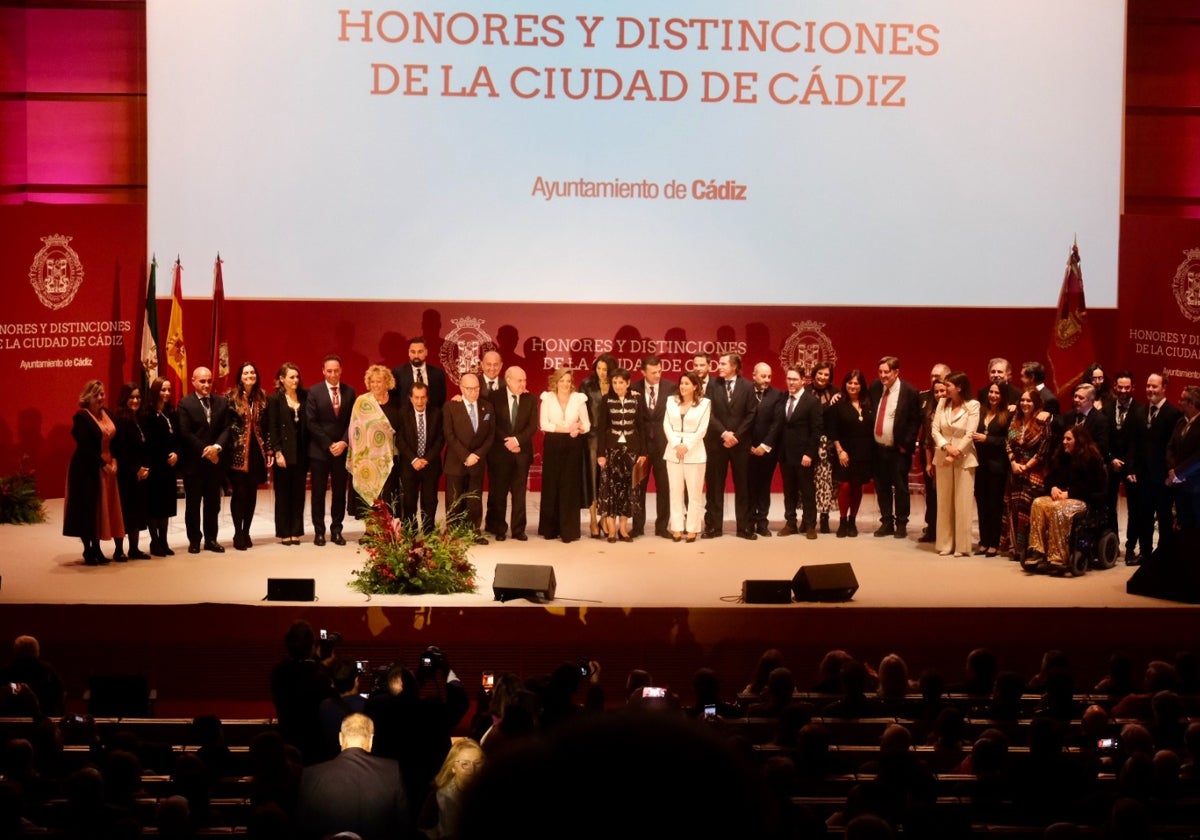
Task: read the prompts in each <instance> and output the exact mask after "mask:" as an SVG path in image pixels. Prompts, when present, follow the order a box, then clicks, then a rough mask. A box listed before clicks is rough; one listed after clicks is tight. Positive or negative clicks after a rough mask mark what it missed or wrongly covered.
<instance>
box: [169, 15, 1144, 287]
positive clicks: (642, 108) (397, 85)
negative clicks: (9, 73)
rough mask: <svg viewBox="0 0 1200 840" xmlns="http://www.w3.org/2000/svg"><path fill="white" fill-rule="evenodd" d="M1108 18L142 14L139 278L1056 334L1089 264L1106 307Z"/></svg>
mask: <svg viewBox="0 0 1200 840" xmlns="http://www.w3.org/2000/svg"><path fill="white" fill-rule="evenodd" d="M1124 9H1125V3H1124V0H1005V1H1004V2H976V0H884V2H881V1H880V0H803V2H798V1H797V0H791V2H779V1H778V0H724V1H723V2H714V0H646V1H645V2H633V1H632V0H626V2H610V0H573V2H565V0H559V2H546V1H545V0H542V2H536V0H529V1H528V2H526V1H525V0H491V2H476V1H475V0H446V3H445V4H443V5H434V4H431V3H417V4H403V3H398V4H394V5H377V6H372V5H361V6H360V5H353V4H348V3H346V2H345V0H337V2H331V0H149V2H148V3H147V18H148V20H147V29H148V51H149V72H148V76H149V114H150V117H149V143H150V146H149V183H150V242H149V246H150V248H151V249H152V250H155V251H157V253H158V254H159V255H160V256H165V255H170V256H172V257H173V256H174V255H175V254H177V253H178V254H180V255H182V257H183V260H184V264H185V266H187V267H189V268H190V269H192V270H191V271H189V272H188V274H187V275H186V276H187V287H186V288H185V294H195V295H203V294H206V293H207V292H208V289H209V288H210V286H209V284H210V282H211V281H210V277H209V275H208V274H207V271H206V270H197V269H200V268H201V266H207V265H211V261H212V259H213V257H214V256H215V254H216V252H217V251H220V253H221V255H222V257H223V258H224V260H225V267H224V274H225V282H226V291H227V293H228V294H229V295H230V296H243V297H267V298H274V297H293V298H340V297H352V298H380V299H433V300H442V299H478V300H492V299H516V300H529V301H630V302H656V301H665V302H671V303H731V302H746V303H778V304H896V305H921V306H931V305H950V306H1046V305H1050V304H1052V303H1053V302H1054V300H1055V299H1056V295H1057V289H1058V280H1059V279H1061V276H1062V269H1063V265H1064V264H1065V260H1066V257H1067V254H1068V250H1069V248H1070V245H1071V243H1072V240H1073V238H1074V237H1076V236H1078V240H1079V246H1080V251H1081V254H1082V256H1083V260H1084V262H1083V267H1084V278H1085V281H1086V288H1087V295H1088V302H1089V303H1090V304H1091V305H1094V306H1115V304H1116V267H1117V231H1118V210H1119V183H1120V159H1121V156H1120V142H1121V111H1122V87H1123V85H1122V79H1123V54H1124V14H1125V12H1124ZM340 10H348V14H345V15H344V14H343V12H342V11H340ZM438 13H441V17H440V18H438V17H437V15H438ZM420 15H425V16H426V19H428V20H430V21H434V22H437V21H439V20H440V22H441V23H440V25H441V38H442V43H440V44H439V43H434V40H435V36H431V35H430V34H429V32H428V30H421V33H420V36H418V17H419V16H420ZM597 18H600V20H597ZM672 18H675V19H678V20H677V21H676V22H674V23H669V22H668V21H669V20H670V19H672ZM344 19H345V20H347V21H348V22H349V24H350V25H348V26H345V25H343V20H344ZM652 19H657V21H658V23H657V29H656V30H653V29H652V27H654V26H655V23H654V21H653V20H652ZM560 21H561V22H560ZM710 21H711V22H710ZM742 21H745V22H746V26H745V30H743V28H742V25H741V22H742ZM727 22H728V23H727ZM364 23H366V25H360V24H364ZM589 31H590V36H589ZM655 32H656V33H657V40H652V39H653V38H654V33H655ZM746 32H749V33H751V34H752V36H753V37H751V36H750V35H747V34H746ZM764 32H765V34H766V43H765V48H762V47H760V46H758V45H757V44H756V43H755V42H754V38H757V37H760V35H761V34H762V33H764ZM639 33H640V36H641V37H640V38H639ZM368 35H369V38H370V40H365V37H367V36H368ZM343 36H345V37H344V39H343ZM418 37H420V40H421V41H423V42H420V43H419V42H418ZM702 38H703V40H701V39H702ZM489 40H490V41H491V43H486V42H487V41H489ZM504 40H507V41H508V43H507V44H504V43H502V41H504ZM518 42H532V43H518ZM410 66H415V67H418V68H419V67H425V68H427V70H420V69H414V70H410V69H407V68H409V67H410ZM390 68H394V70H393V69H390ZM445 68H449V69H445ZM481 68H482V69H481ZM522 68H524V69H522ZM548 68H549V69H548ZM598 68H599V69H603V71H604V72H599V73H597V72H595V71H596V70H597V69H598ZM585 70H587V71H591V72H590V75H588V76H586V77H585ZM638 71H644V74H642V75H639V73H638ZM735 74H742V75H740V76H737V75H735ZM410 76H411V81H410ZM643 79H644V80H645V82H644V83H642V81H643ZM664 79H665V80H666V81H665V85H666V87H665V89H664V87H663V85H664ZM735 79H738V80H740V81H741V93H740V95H739V94H738V92H737V90H736V83H735V82H734V80H735ZM722 80H726V82H728V89H727V92H726V94H725V95H724V96H723V97H722V96H721V95H720V94H721V93H722V90H723V89H724V84H723V82H722ZM585 81H586V82H587V83H588V84H589V88H588V95H587V96H586V97H585V98H581V99H573V98H570V97H568V96H567V95H566V94H565V92H564V85H565V86H567V87H568V88H569V89H570V90H571V91H572V92H574V93H579V92H581V91H582V90H584V85H585ZM685 84H686V91H685V89H684V85H685ZM551 85H552V86H553V88H552V89H553V93H554V97H553V98H550V97H549V95H548V94H549V92H550V90H551ZM472 87H473V88H474V90H473V92H474V93H475V94H476V95H474V96H462V95H448V94H454V93H460V92H462V91H464V90H466V91H468V92H470V90H471V88H472ZM860 88H861V94H860V93H859V91H860ZM422 90H423V91H424V92H425V93H424V95H417V94H418V93H419V92H420V91H422ZM618 90H619V91H620V93H619V95H616V96H615V97H613V98H609V97H610V95H611V94H613V93H614V91H618ZM373 91H374V92H373ZM383 91H391V92H383ZM406 91H407V92H406ZM872 91H873V93H872ZM493 93H494V94H495V95H491V94H493ZM664 93H665V95H664ZM735 99H741V100H744V101H735ZM667 100H670V101H667ZM706 100H710V101H706ZM839 100H840V103H841V104H839ZM539 178H540V179H543V181H544V182H546V183H550V184H557V185H559V188H561V187H562V185H564V184H569V185H570V187H569V188H570V189H571V190H577V189H579V188H580V187H579V185H580V184H583V185H584V188H585V189H593V188H597V189H598V188H599V187H596V186H595V185H597V184H603V183H608V184H610V185H611V184H613V183H614V182H622V183H624V184H626V185H638V186H637V187H626V188H627V189H630V190H633V191H635V194H634V195H629V196H626V197H582V196H578V195H570V196H565V197H564V196H560V195H552V196H551V197H550V200H547V195H546V194H545V193H544V192H540V191H539V190H538V184H539V181H538V179H539ZM672 182H676V183H677V184H679V185H681V189H682V192H683V195H684V197H683V198H676V197H668V196H667V193H668V192H672V191H673V190H672V189H671V183H672ZM710 182H712V183H713V184H715V185H727V184H728V185H729V186H730V187H731V189H729V190H727V193H729V194H731V195H732V198H734V199H736V198H738V197H741V198H742V199H743V200H713V199H712V198H709V197H707V196H706V195H705V192H706V191H707V188H708V187H709V185H710ZM697 184H699V185H700V188H699V189H700V192H699V193H697V189H698V188H697V186H696V185H697ZM636 190H641V191H642V193H643V197H636ZM651 193H653V194H654V197H650V194H651Z"/></svg>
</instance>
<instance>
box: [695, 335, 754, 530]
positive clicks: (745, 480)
mask: <svg viewBox="0 0 1200 840" xmlns="http://www.w3.org/2000/svg"><path fill="white" fill-rule="evenodd" d="M705 396H706V397H708V398H709V400H710V401H711V402H712V406H711V414H710V415H709V419H708V433H707V434H706V435H705V436H704V445H705V448H706V449H707V451H708V466H707V467H706V469H705V474H704V480H705V483H706V484H707V499H706V503H705V506H704V533H703V534H702V536H703V537H706V538H709V539H711V538H713V537H719V536H721V531H722V529H723V528H724V524H725V476H726V475H727V474H728V473H729V472H730V471H731V470H732V472H733V509H734V517H735V521H736V523H737V535H738V536H739V537H742V538H743V539H747V540H753V539H756V536H757V535H756V534H755V533H754V528H753V527H752V523H751V522H750V488H749V486H748V484H749V471H750V429H751V428H752V427H753V425H754V415H755V413H756V412H757V410H758V400H756V399H755V398H754V386H753V385H751V384H750V382H749V380H747V379H745V378H744V377H743V376H742V357H741V356H739V355H738V354H737V353H725V354H723V355H722V356H721V357H720V358H719V359H718V360H717V378H713V377H711V376H710V377H709V380H708V393H707V394H705Z"/></svg>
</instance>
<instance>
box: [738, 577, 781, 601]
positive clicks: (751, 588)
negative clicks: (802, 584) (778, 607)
mask: <svg viewBox="0 0 1200 840" xmlns="http://www.w3.org/2000/svg"><path fill="white" fill-rule="evenodd" d="M742 603H744V604H790V603H792V582H791V581H790V580H744V581H742Z"/></svg>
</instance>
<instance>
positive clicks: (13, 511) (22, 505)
mask: <svg viewBox="0 0 1200 840" xmlns="http://www.w3.org/2000/svg"><path fill="white" fill-rule="evenodd" d="M45 521H46V509H45V507H43V505H42V500H41V499H40V498H39V497H38V494H37V476H36V474H34V473H33V472H31V471H24V470H23V471H21V472H19V473H13V474H12V475H6V476H3V477H0V523H9V522H11V523H14V524H17V525H29V524H31V523H34V522H45Z"/></svg>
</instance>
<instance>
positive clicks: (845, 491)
mask: <svg viewBox="0 0 1200 840" xmlns="http://www.w3.org/2000/svg"><path fill="white" fill-rule="evenodd" d="M825 416H826V419H828V420H831V421H832V422H831V423H830V428H829V429H828V430H827V431H826V436H827V437H828V438H829V439H830V443H831V444H832V446H833V451H834V452H836V453H837V460H836V462H835V463H834V465H833V480H834V481H836V482H837V483H838V529H837V535H838V536H839V537H857V536H858V525H857V523H856V518H857V516H858V508H859V506H860V505H861V504H862V497H863V485H864V484H868V483H870V482H871V480H872V479H873V478H874V476H875V431H874V429H875V407H874V406H873V405H871V399H870V397H869V396H868V395H867V381H866V379H865V378H864V377H863V375H862V371H859V370H852V371H850V372H849V373H847V374H846V376H845V378H844V379H843V380H842V397H841V399H839V400H838V401H837V402H836V403H834V404H833V407H832V408H831V409H830V410H829V412H827V413H826V415H825Z"/></svg>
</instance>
